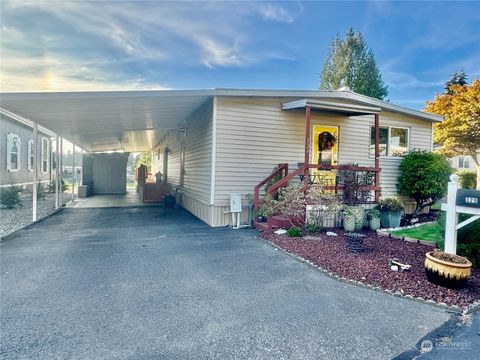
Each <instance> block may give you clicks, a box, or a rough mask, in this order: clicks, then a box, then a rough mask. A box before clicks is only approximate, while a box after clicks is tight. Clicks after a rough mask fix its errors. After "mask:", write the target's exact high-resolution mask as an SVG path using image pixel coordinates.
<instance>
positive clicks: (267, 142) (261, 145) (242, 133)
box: [215, 97, 374, 206]
mask: <svg viewBox="0 0 480 360" xmlns="http://www.w3.org/2000/svg"><path fill="white" fill-rule="evenodd" d="M289 100H290V99H282V98H273V99H272V98H255V99H252V98H225V97H223V98H222V97H220V98H219V99H218V102H217V106H218V110H217V157H216V162H217V166H216V167H217V170H216V185H215V205H216V206H227V205H228V199H229V194H230V193H232V192H240V193H243V194H248V193H253V189H254V187H255V186H256V185H257V184H258V183H259V182H260V181H261V180H263V179H264V178H265V177H267V176H268V175H269V174H270V173H271V171H272V169H273V168H274V166H275V165H276V164H278V163H283V162H287V163H288V164H289V167H290V170H294V169H296V168H297V164H298V163H299V162H300V163H303V162H304V137H305V111H304V110H289V111H285V110H281V104H282V103H284V102H287V101H289ZM371 121H373V117H369V118H368V117H367V118H365V119H364V118H353V117H352V118H348V117H346V116H342V115H336V114H330V113H320V112H316V111H313V112H312V124H313V125H315V124H321V125H327V126H337V127H338V128H339V148H338V163H339V164H344V163H350V162H354V163H358V164H360V165H365V166H367V165H370V166H373V164H374V162H373V159H370V157H369V146H370V144H369V139H370V123H371Z"/></svg>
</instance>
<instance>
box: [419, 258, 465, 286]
mask: <svg viewBox="0 0 480 360" xmlns="http://www.w3.org/2000/svg"><path fill="white" fill-rule="evenodd" d="M432 252H433V251H430V252H428V253H426V254H425V255H426V258H425V272H426V274H427V278H428V280H429V281H430V282H433V283H435V284H437V285H441V286H445V287H449V288H459V287H462V286H464V285H465V283H466V282H467V280H468V278H469V277H470V273H471V267H472V263H471V262H470V261H469V260H467V259H465V260H466V263H465V264H456V263H453V262H450V261H445V260H440V259H437V258H436V257H434V256H432Z"/></svg>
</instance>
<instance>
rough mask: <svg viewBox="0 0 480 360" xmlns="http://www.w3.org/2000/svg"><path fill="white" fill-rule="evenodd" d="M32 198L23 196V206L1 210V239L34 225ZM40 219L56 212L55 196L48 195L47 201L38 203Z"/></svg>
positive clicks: (40, 200)
mask: <svg viewBox="0 0 480 360" xmlns="http://www.w3.org/2000/svg"><path fill="white" fill-rule="evenodd" d="M32 203H33V201H32V196H31V195H25V196H22V206H16V207H14V208H13V209H4V208H1V209H0V212H1V216H0V238H3V237H5V236H7V235H9V234H11V233H13V232H14V231H17V230H19V229H21V228H23V227H25V226H27V225H29V224H31V223H32ZM37 211H38V219H42V218H44V217H45V216H48V215H50V214H52V213H54V212H55V195H54V194H47V195H46V196H45V199H39V200H38V203H37Z"/></svg>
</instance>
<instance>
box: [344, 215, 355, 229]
mask: <svg viewBox="0 0 480 360" xmlns="http://www.w3.org/2000/svg"><path fill="white" fill-rule="evenodd" d="M343 229H344V230H345V231H347V232H351V231H354V230H355V216H353V215H345V216H344V217H343Z"/></svg>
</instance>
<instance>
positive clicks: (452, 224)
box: [442, 174, 480, 254]
mask: <svg viewBox="0 0 480 360" xmlns="http://www.w3.org/2000/svg"><path fill="white" fill-rule="evenodd" d="M442 210H444V211H446V212H447V216H446V224H445V252H446V253H449V254H456V253H457V231H458V229H461V228H462V227H464V226H465V225H468V224H470V223H472V222H474V221H475V220H478V219H480V191H477V190H467V189H459V188H458V175H456V174H453V175H451V176H450V182H449V183H448V194H447V203H446V204H442ZM459 213H463V214H471V215H473V216H471V217H470V218H468V219H467V220H465V221H462V222H461V223H458V214H459Z"/></svg>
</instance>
